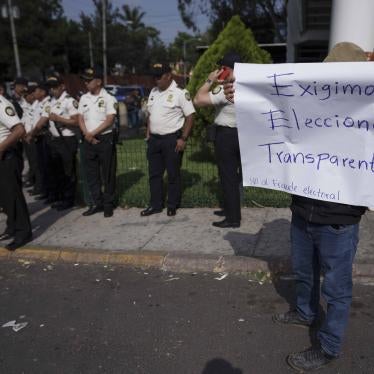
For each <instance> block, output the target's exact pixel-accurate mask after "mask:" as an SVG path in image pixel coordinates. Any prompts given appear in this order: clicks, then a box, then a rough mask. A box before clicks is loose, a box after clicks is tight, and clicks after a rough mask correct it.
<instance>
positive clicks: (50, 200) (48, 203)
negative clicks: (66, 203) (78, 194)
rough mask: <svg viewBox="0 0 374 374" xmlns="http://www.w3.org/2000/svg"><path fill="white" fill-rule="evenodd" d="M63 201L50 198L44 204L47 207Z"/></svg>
mask: <svg viewBox="0 0 374 374" xmlns="http://www.w3.org/2000/svg"><path fill="white" fill-rule="evenodd" d="M60 201H61V200H59V199H58V198H57V197H51V196H50V197H48V198H47V199H46V200H45V201H43V204H45V205H50V204H53V203H57V202H60Z"/></svg>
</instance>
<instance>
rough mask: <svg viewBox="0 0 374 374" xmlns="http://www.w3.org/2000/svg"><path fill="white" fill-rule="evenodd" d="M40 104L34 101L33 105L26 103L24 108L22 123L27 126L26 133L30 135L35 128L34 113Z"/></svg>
mask: <svg viewBox="0 0 374 374" xmlns="http://www.w3.org/2000/svg"><path fill="white" fill-rule="evenodd" d="M37 105H38V102H37V101H34V102H33V103H32V104H30V103H26V105H24V106H23V108H22V109H23V116H22V123H23V125H24V126H25V130H26V133H29V132H30V131H31V130H32V129H33V128H34V125H35V123H34V112H35V110H36V108H37Z"/></svg>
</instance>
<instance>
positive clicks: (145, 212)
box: [140, 206, 162, 217]
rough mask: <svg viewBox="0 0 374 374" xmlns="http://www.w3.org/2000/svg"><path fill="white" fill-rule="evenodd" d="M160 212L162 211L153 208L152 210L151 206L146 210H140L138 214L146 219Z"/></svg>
mask: <svg viewBox="0 0 374 374" xmlns="http://www.w3.org/2000/svg"><path fill="white" fill-rule="evenodd" d="M161 212H162V209H155V208H152V207H151V206H149V207H148V208H146V209H144V210H142V211H141V212H140V215H141V216H142V217H146V216H150V215H152V214H156V213H161Z"/></svg>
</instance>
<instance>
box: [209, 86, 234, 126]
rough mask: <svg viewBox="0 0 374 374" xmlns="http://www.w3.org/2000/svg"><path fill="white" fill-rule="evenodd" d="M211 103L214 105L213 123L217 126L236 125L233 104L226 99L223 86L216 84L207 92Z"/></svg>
mask: <svg viewBox="0 0 374 374" xmlns="http://www.w3.org/2000/svg"><path fill="white" fill-rule="evenodd" d="M209 97H210V100H211V102H212V104H213V105H214V106H215V107H216V113H215V119H214V123H215V124H216V125H219V126H225V127H236V115H235V107H234V104H233V103H231V102H230V101H228V100H227V99H226V97H225V94H224V92H223V86H216V87H215V88H213V90H212V91H210V92H209Z"/></svg>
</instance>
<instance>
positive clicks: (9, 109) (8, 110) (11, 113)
mask: <svg viewBox="0 0 374 374" xmlns="http://www.w3.org/2000/svg"><path fill="white" fill-rule="evenodd" d="M5 113H6V114H7V115H8V116H9V117H14V116H15V115H16V112H15V111H14V109H13V108H12V107H11V106H7V107H6V108H5Z"/></svg>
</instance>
